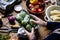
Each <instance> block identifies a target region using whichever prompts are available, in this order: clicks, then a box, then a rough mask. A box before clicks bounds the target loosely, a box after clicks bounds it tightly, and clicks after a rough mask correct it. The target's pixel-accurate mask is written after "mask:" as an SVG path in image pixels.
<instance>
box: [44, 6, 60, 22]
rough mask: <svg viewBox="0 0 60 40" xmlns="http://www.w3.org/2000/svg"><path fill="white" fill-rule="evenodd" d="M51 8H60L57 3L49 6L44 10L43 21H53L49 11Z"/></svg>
mask: <svg viewBox="0 0 60 40" xmlns="http://www.w3.org/2000/svg"><path fill="white" fill-rule="evenodd" d="M52 10H60V6H57V5H51V6H49V7H48V8H47V9H46V11H45V17H44V19H45V21H48V22H54V21H53V20H52V19H50V11H52Z"/></svg>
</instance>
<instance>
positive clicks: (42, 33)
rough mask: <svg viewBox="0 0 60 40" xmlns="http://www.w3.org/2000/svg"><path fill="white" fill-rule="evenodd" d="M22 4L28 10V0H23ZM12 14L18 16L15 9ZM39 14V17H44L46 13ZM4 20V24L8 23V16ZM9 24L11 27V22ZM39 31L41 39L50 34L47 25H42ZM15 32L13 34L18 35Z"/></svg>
mask: <svg viewBox="0 0 60 40" xmlns="http://www.w3.org/2000/svg"><path fill="white" fill-rule="evenodd" d="M20 5H21V6H22V8H23V9H25V10H26V11H27V9H26V2H25V1H22V3H21V4H20ZM12 14H13V15H14V16H16V14H17V13H16V12H15V11H13V12H12ZM0 16H3V15H2V14H1V13H0ZM37 16H38V17H39V18H42V19H44V13H42V14H40V15H37ZM2 20H3V24H4V25H6V23H8V19H7V17H6V18H3V19H2ZM7 26H9V27H10V25H9V24H8V25H7ZM38 32H39V37H38V39H39V40H42V39H43V38H44V37H45V36H47V35H48V33H49V32H50V30H48V29H47V28H46V27H42V26H40V27H39V28H38ZM13 34H14V35H13V36H15V35H16V33H13Z"/></svg>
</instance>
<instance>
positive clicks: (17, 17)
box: [16, 14, 23, 22]
mask: <svg viewBox="0 0 60 40" xmlns="http://www.w3.org/2000/svg"><path fill="white" fill-rule="evenodd" d="M16 19H17V21H18V22H21V21H22V20H23V18H22V17H20V16H19V14H17V16H16Z"/></svg>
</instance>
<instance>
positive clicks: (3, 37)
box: [0, 34, 8, 40]
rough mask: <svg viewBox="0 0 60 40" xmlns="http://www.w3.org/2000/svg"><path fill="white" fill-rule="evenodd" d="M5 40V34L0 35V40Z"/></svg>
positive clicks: (6, 36)
mask: <svg viewBox="0 0 60 40" xmlns="http://www.w3.org/2000/svg"><path fill="white" fill-rule="evenodd" d="M7 38H8V35H7V34H6V35H2V34H0V40H7Z"/></svg>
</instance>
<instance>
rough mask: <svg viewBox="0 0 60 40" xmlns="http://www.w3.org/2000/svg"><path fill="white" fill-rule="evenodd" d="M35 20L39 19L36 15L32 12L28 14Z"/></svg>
mask: <svg viewBox="0 0 60 40" xmlns="http://www.w3.org/2000/svg"><path fill="white" fill-rule="evenodd" d="M30 15H31V16H32V17H33V18H34V19H35V20H39V18H38V17H36V16H35V15H32V14H30Z"/></svg>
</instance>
